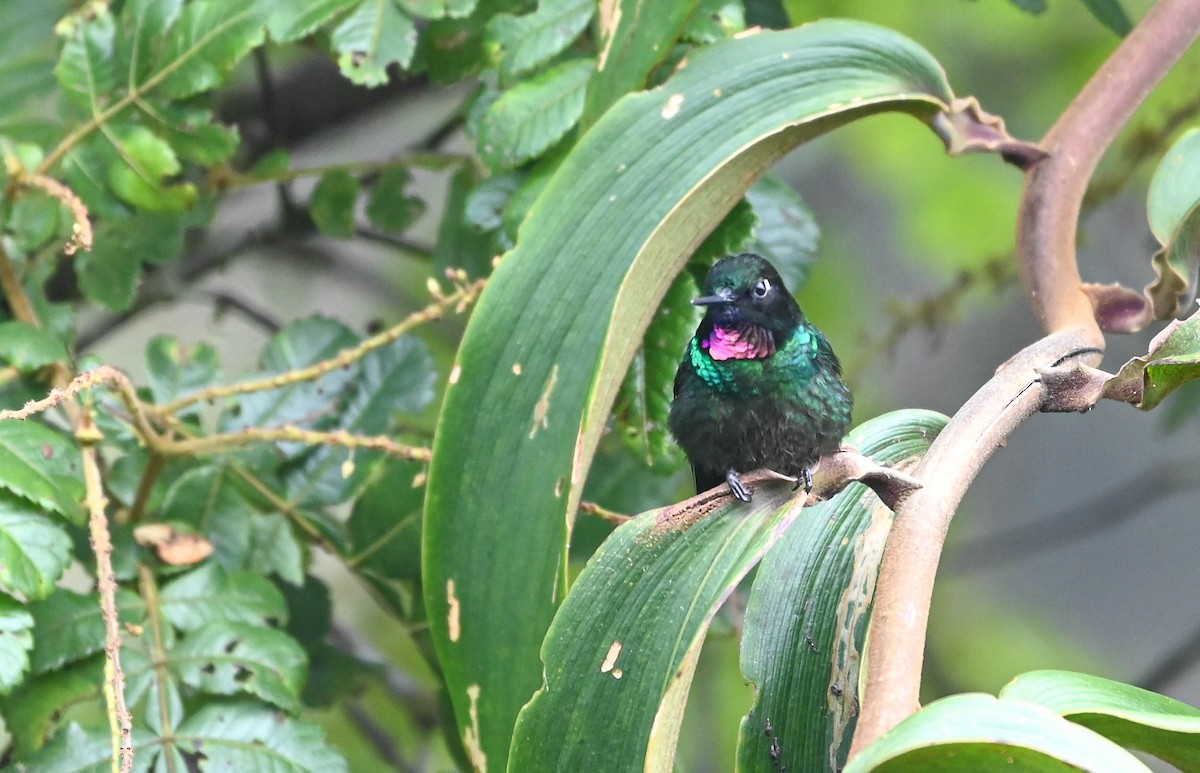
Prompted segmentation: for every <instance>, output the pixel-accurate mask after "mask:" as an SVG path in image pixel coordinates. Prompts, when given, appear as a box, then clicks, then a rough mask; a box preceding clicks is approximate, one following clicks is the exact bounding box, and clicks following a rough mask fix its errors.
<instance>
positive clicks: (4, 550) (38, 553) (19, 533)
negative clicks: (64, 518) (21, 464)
mask: <svg viewBox="0 0 1200 773" xmlns="http://www.w3.org/2000/svg"><path fill="white" fill-rule="evenodd" d="M70 563H71V538H70V537H68V536H67V534H66V532H64V531H63V530H62V529H61V528H59V527H58V526H56V525H55V524H54V523H52V522H51V521H50V519H49V518H47V517H45V516H44V515H42V514H41V513H39V512H37V511H36V510H34V509H33V507H32V506H31V505H30V504H29V503H27V502H24V501H22V500H21V499H18V498H17V497H15V496H13V495H12V494H5V495H3V496H0V586H3V587H5V588H8V589H9V590H13V591H16V592H17V593H20V594H21V595H23V596H25V597H27V598H32V599H41V598H45V597H46V596H48V595H50V593H51V591H53V590H54V585H55V583H57V582H58V578H60V577H62V574H63V572H64V571H66V568H67V566H68V565H69V564H70Z"/></svg>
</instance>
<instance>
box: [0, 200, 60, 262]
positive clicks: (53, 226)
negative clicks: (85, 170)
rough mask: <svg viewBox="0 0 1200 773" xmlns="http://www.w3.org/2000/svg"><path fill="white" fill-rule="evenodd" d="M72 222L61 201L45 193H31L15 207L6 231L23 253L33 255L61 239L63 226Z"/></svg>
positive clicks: (16, 202)
mask: <svg viewBox="0 0 1200 773" xmlns="http://www.w3.org/2000/svg"><path fill="white" fill-rule="evenodd" d="M70 219H71V218H70V215H64V214H63V206H62V204H60V203H59V201H58V199H55V198H54V197H52V196H50V195H48V194H47V193H45V192H44V191H40V190H30V191H25V192H23V193H22V194H21V196H20V198H18V199H17V200H16V201H15V202H14V203H13V205H12V211H11V213H10V214H9V217H8V225H7V229H6V230H8V231H9V232H10V233H11V234H12V236H13V240H14V241H15V242H16V243H17V245H18V246H19V247H20V248H21V250H23V251H25V252H32V251H34V250H37V249H39V248H41V247H44V246H45V245H46V244H48V243H49V242H50V241H51V240H52V239H54V238H55V237H58V236H59V233H60V229H61V228H62V226H63V224H64V223H66V222H70ZM64 235H65V234H64Z"/></svg>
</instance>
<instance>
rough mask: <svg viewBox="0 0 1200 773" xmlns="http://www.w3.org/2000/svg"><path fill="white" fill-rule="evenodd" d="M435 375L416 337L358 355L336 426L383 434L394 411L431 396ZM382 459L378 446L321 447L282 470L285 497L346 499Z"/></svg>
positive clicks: (415, 407)
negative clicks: (359, 448)
mask: <svg viewBox="0 0 1200 773" xmlns="http://www.w3.org/2000/svg"><path fill="white" fill-rule="evenodd" d="M436 379H437V373H436V372H435V371H434V368H433V359H432V358H431V357H430V356H429V351H428V350H427V349H426V348H425V344H424V343H422V342H421V340H420V339H419V338H416V337H415V336H404V337H402V338H399V339H397V340H396V341H394V342H392V343H391V344H389V345H387V346H385V347H382V348H380V349H376V350H375V351H373V352H371V353H370V354H368V355H367V356H366V357H364V358H363V359H362V362H361V365H360V370H359V373H358V375H357V377H356V378H355V379H354V381H353V382H352V387H353V390H354V391H353V392H352V393H351V395H350V397H349V398H348V400H347V402H346V405H345V408H344V409H343V410H342V411H341V413H340V414H339V416H338V417H337V425H338V427H339V428H341V429H344V430H346V431H347V432H351V433H353V434H356V435H379V434H383V433H385V432H386V431H387V430H388V429H389V428H390V427H391V423H392V415H393V414H394V413H416V412H417V411H419V410H421V409H422V408H424V407H425V406H426V405H428V404H429V403H430V402H432V401H433V397H434V391H433V387H434V382H435V381H436ZM382 458H383V452H381V451H354V452H351V451H350V450H349V449H346V448H335V447H332V446H320V447H318V448H316V449H315V450H314V451H313V452H312V453H311V454H310V455H309V456H307V457H306V458H305V460H304V463H303V464H302V465H299V466H298V467H296V468H295V469H292V470H289V471H287V472H286V473H285V475H284V482H285V484H286V486H287V492H288V499H289V501H292V502H295V503H298V504H300V505H301V506H314V505H331V504H337V503H339V502H344V501H346V500H348V499H350V498H351V497H353V496H354V494H355V493H357V492H358V491H359V490H360V489H361V488H362V487H363V486H364V485H365V484H366V482H367V480H369V478H370V474H371V472H372V470H373V468H374V466H375V464H377V463H378V462H379V461H380V460H381V459H382ZM348 462H349V463H350V464H351V465H352V469H350V471H349V473H348V474H347V471H346V469H345V465H346V464H347V463H348Z"/></svg>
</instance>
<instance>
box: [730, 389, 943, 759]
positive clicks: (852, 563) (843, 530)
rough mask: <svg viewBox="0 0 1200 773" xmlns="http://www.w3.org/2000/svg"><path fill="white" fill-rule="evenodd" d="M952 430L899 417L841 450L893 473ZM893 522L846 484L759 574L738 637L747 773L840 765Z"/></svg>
mask: <svg viewBox="0 0 1200 773" xmlns="http://www.w3.org/2000/svg"><path fill="white" fill-rule="evenodd" d="M945 424H946V417H945V416H942V415H941V414H937V413H933V412H932V411H920V410H905V411H895V412H893V413H889V414H885V415H883V416H880V417H877V418H874V419H871V420H870V421H868V422H866V423H865V424H863V425H861V426H859V427H856V428H855V429H854V430H853V431H852V432H851V433H850V435H849V436H848V437H847V438H846V441H845V442H846V443H847V444H848V445H851V446H853V447H855V448H858V449H859V450H861V451H862V453H863V454H864V455H866V456H867V457H869V458H871V459H873V460H875V461H876V462H878V463H880V464H882V465H885V466H896V465H899V464H903V463H906V462H912V461H915V460H917V459H919V458H920V457H921V455H922V454H924V453H925V451H927V450H928V449H929V445H930V444H931V443H932V442H933V440H934V438H936V437H937V434H938V432H940V431H941V429H942V427H944V426H945ZM891 522H892V513H891V511H890V510H888V509H887V507H885V506H884V505H883V504H882V503H881V502H880V501H879V498H878V497H877V496H875V495H874V494H873V493H871V492H870V491H869V490H868V489H867V488H866V487H865V486H861V485H851V486H850V487H849V488H847V489H846V490H845V491H843V492H842V493H840V494H838V495H837V496H836V497H834V498H833V499H831V500H829V501H827V502H822V503H820V504H818V505H816V506H815V507H811V508H809V509H808V510H806V511H805V513H804V515H803V517H801V519H800V521H799V522H798V523H796V524H795V525H794V526H793V527H792V528H791V529H789V530H788V533H787V534H785V535H784V536H783V539H781V540H780V541H779V544H777V545H776V546H775V547H774V548H772V550H771V552H770V553H768V554H767V557H766V558H765V559H763V562H762V564H761V565H760V566H759V567H758V572H757V574H756V575H755V578H754V586H753V588H752V589H751V591H750V598H749V600H748V601H747V603H746V616H745V627H744V629H743V630H744V632H743V636H742V653H741V662H742V673H743V674H744V676H745V678H746V680H747V681H748V682H750V683H751V684H752V685H753V686H754V703H753V705H752V706H751V707H750V712H749V714H748V715H747V716H746V717H744V718H743V719H742V722H741V726H740V728H739V731H738V753H737V760H738V764H737V769H738V771H740V773H754V772H755V771H760V772H761V773H777V772H778V771H779V770H780V769H782V768H787V769H788V770H836V769H838V768H839V767H841V766H842V765H844V764H845V761H846V753H847V751H848V750H849V743H850V740H851V738H852V737H853V734H854V721H855V719H856V715H857V711H856V705H857V701H858V698H857V693H858V683H859V669H860V663H861V662H862V658H863V657H864V656H865V648H864V643H865V642H864V639H865V636H866V631H867V625H868V623H869V620H870V615H871V596H872V594H873V592H874V588H875V578H876V576H877V574H878V570H879V561H880V559H881V557H882V551H883V546H884V543H885V541H886V540H887V536H888V533H889V531H890V530H891ZM796 739H804V741H803V742H802V743H801V742H797V741H796ZM773 749H774V752H775V753H774V754H772V750H773Z"/></svg>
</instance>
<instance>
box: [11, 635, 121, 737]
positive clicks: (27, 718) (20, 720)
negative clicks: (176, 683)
mask: <svg viewBox="0 0 1200 773" xmlns="http://www.w3.org/2000/svg"><path fill="white" fill-rule="evenodd" d="M123 660H124V658H122V661H123ZM103 682H104V658H103V656H97V657H93V658H90V659H88V660H84V661H80V662H79V663H76V664H74V665H71V666H68V667H66V668H60V669H57V670H55V671H51V672H50V673H47V674H41V675H39V676H36V677H30V678H28V679H25V680H24V681H23V682H21V684H20V685H19V686H18V687H17V689H16V690H14V691H13V693H12V694H11V695H9V696H8V697H6V698H0V715H2V716H3V717H4V723H5V725H6V727H7V730H8V732H10V733H12V737H13V749H12V750H13V752H14V755H15V756H16V758H17V759H21V758H22V757H24V756H25V755H26V754H28V753H29V752H31V751H33V750H35V749H39V748H41V746H42V745H43V744H44V743H45V740H46V738H48V737H49V736H50V731H51V729H52V728H53V727H54V725H55V724H56V723H57V722H58V721H59V718H60V717H62V716H63V715H64V714H65V713H66V712H67V711H68V709H70V708H71V707H72V706H76V705H79V704H83V703H88V702H91V701H94V700H96V699H97V698H99V697H100V685H101V684H103Z"/></svg>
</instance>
